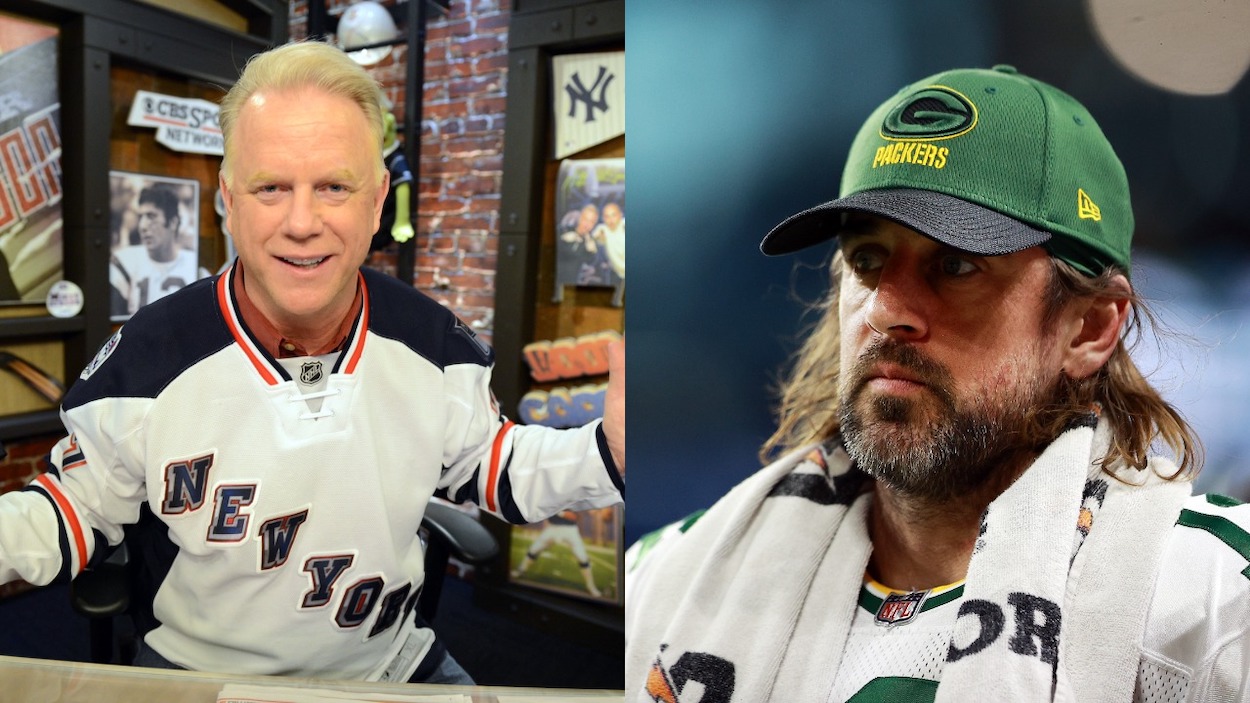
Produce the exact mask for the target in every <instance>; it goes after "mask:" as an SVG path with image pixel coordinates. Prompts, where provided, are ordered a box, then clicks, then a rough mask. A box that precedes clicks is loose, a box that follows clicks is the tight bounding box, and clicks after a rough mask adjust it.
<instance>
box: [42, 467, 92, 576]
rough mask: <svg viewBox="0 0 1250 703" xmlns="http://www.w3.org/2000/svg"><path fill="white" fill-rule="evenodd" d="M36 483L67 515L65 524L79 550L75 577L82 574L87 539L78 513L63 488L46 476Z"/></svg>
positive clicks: (85, 558)
mask: <svg viewBox="0 0 1250 703" xmlns="http://www.w3.org/2000/svg"><path fill="white" fill-rule="evenodd" d="M35 482H36V483H38V484H39V485H41V486H43V487H44V488H45V489H46V490H47V491H48V495H50V496H52V500H54V501H56V504H57V505H58V506H59V507H60V508H61V512H62V513H64V515H65V522H67V523H69V527H70V532H71V533H72V534H73V537H74V546H75V547H76V548H77V550H78V570H77V571H76V572H74V573H75V575H77V574H80V573H82V570H83V569H84V568H85V567H86V566H87V538H86V536H85V535H84V534H83V532H82V524H81V523H80V522H79V521H78V513H77V512H75V511H74V506H73V505H71V504H70V502H69V499H68V498H66V497H65V494H64V493H63V492H61V488H60V487H59V486H57V485H56V484H55V483H53V482H52V479H50V478H48V475H47V474H44V475H42V476H40V477H38V478H36V479H35Z"/></svg>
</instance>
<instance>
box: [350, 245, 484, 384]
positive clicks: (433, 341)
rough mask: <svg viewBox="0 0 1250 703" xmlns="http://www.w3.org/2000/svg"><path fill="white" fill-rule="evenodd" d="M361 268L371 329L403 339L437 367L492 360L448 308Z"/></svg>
mask: <svg viewBox="0 0 1250 703" xmlns="http://www.w3.org/2000/svg"><path fill="white" fill-rule="evenodd" d="M361 271H363V272H364V276H365V285H366V286H368V289H369V330H370V331H371V332H373V333H374V334H377V335H380V336H383V337H386V338H387V339H394V340H396V341H399V342H403V344H404V345H405V346H407V347H408V348H409V349H411V350H413V351H414V352H416V353H417V354H420V355H421V356H423V357H425V359H427V360H428V361H429V362H430V363H432V364H434V365H435V366H437V367H438V368H440V369H442V368H446V367H447V366H451V365H453V364H477V365H479V366H490V365H491V364H493V363H494V362H495V350H494V349H491V348H490V346H489V345H487V344H486V343H485V342H483V341H482V340H480V339H478V337H477V335H476V334H474V333H473V330H472V329H471V328H470V327H469V326H468V325H466V324H465V323H463V322H461V321H460V319H459V318H457V317H456V316H455V315H454V314H453V313H452V312H451V311H450V310H448V309H447V308H445V307H443V306H442V305H439V304H438V303H437V302H436V301H435V300H433V299H432V298H430V297H429V296H427V295H426V294H424V293H422V292H421V291H419V290H417V289H416V288H413V287H412V286H408V285H404V284H403V283H402V282H401V281H400V280H399V279H397V278H394V277H393V276H387V275H386V274H384V273H380V272H378V271H374V270H373V269H368V268H364V269H361Z"/></svg>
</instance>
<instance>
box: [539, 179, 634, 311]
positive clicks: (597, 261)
mask: <svg viewBox="0 0 1250 703" xmlns="http://www.w3.org/2000/svg"><path fill="white" fill-rule="evenodd" d="M555 214H556V291H555V297H554V300H555V301H556V302H559V301H561V300H563V298H564V287H565V286H591V287H599V288H613V289H615V290H614V293H613V296H612V304H613V305H616V306H620V305H621V304H622V302H623V296H624V293H625V159H622V158H613V159H565V160H564V161H561V162H560V172H559V175H558V176H557V177H556V210H555Z"/></svg>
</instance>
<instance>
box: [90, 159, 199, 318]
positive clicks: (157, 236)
mask: <svg viewBox="0 0 1250 703" xmlns="http://www.w3.org/2000/svg"><path fill="white" fill-rule="evenodd" d="M109 196H110V201H109V202H110V206H109V209H110V215H111V218H110V226H109V233H110V237H111V240H112V244H111V248H110V251H111V252H112V255H111V256H110V257H109V283H110V284H111V294H110V295H111V301H110V304H109V312H110V318H111V319H112V320H113V321H115V322H117V321H124V320H127V319H129V318H130V316H131V315H133V314H134V313H135V312H136V311H137V310H138V309H139V308H141V307H143V306H144V305H147V304H148V303H151V302H153V301H155V300H159V299H161V298H163V297H165V296H167V295H169V294H170V293H173V292H174V291H177V290H179V289H181V288H184V287H186V286H187V285H189V284H191V283H193V282H195V281H196V280H198V279H200V278H204V277H206V276H208V275H209V272H208V271H207V270H206V269H204V268H202V267H201V266H200V252H199V246H200V245H199V242H200V237H199V232H200V223H199V212H200V183H199V181H196V180H192V179H186V178H169V177H167V176H154V175H148V174H142V173H129V172H126V171H110V172H109Z"/></svg>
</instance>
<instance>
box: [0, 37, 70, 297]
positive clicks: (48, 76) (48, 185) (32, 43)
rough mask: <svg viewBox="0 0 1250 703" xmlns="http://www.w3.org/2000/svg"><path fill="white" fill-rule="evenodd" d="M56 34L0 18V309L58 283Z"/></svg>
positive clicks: (60, 251) (60, 250) (59, 196)
mask: <svg viewBox="0 0 1250 703" xmlns="http://www.w3.org/2000/svg"><path fill="white" fill-rule="evenodd" d="M58 37H59V30H58V29H57V28H56V27H55V26H51V25H45V24H43V23H40V22H33V21H29V20H26V19H22V18H18V17H15V16H12V15H7V14H0V49H2V52H0V96H4V97H3V99H2V100H0V155H2V156H3V158H0V304H5V305H7V304H23V303H36V302H42V301H43V300H44V298H45V297H46V296H47V294H48V290H49V289H51V287H52V284H54V283H56V282H57V281H59V280H61V278H62V276H63V273H62V255H63V247H62V228H63V224H62V219H61V201H62V191H61V135H60V129H61V126H60V123H61V98H60V89H59V84H58V80H57V78H58V70H57V56H58V55H59V52H58V50H57V41H58Z"/></svg>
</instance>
